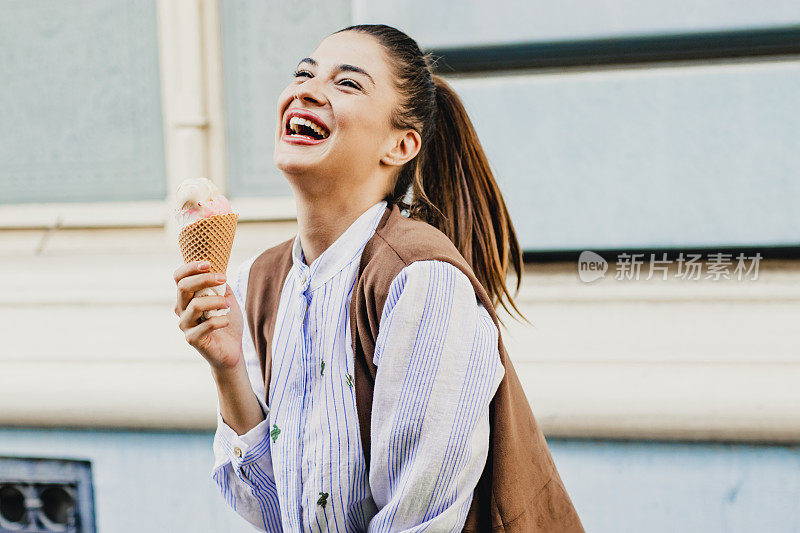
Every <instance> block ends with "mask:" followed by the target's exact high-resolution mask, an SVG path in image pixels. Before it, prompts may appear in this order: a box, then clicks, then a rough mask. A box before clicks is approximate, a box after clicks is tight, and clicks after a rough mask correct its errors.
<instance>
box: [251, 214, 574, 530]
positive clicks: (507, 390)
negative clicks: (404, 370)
mask: <svg viewBox="0 0 800 533" xmlns="http://www.w3.org/2000/svg"><path fill="white" fill-rule="evenodd" d="M293 240H294V239H293V238H292V239H289V240H288V241H285V242H283V243H281V244H279V245H277V246H275V247H273V248H270V249H268V250H266V251H265V252H264V253H262V254H261V255H259V256H258V257H257V258H256V260H255V261H254V262H253V265H252V267H251V269H250V277H249V281H248V285H247V296H246V302H245V311H246V313H247V320H248V324H249V326H250V333H251V334H252V336H253V343H254V346H255V348H256V352H257V353H258V356H259V360H260V363H261V373H262V375H263V377H264V382H265V383H266V391H267V392H266V398H265V401H267V402H268V401H269V382H270V370H271V366H272V351H271V343H272V338H273V332H274V329H275V317H276V315H277V313H278V303H279V301H280V295H281V290H282V288H283V283H284V281H285V279H286V276H287V275H288V273H289V270H290V269H291V268H292V243H293ZM431 259H435V260H439V261H447V262H449V263H451V264H453V265H454V266H456V267H458V268H459V269H460V270H461V271H462V272H463V273H464V274H466V276H467V277H468V278H469V280H470V282H472V286H473V288H474V289H475V294H476V295H477V297H478V299H479V300H480V302H481V303H482V304H483V306H484V307H485V308H486V310H487V311H488V312H489V314H490V315H491V317H492V320H493V321H494V323H495V325H496V326H498V331H499V329H500V328H499V324H498V320H497V314H496V313H495V309H494V306H493V305H492V304H491V301H490V300H489V296H488V294H487V293H486V290H485V289H484V288H483V286H482V285H481V284H480V282H479V281H478V279H477V278H476V277H475V274H474V273H473V272H472V269H471V268H470V266H469V265H468V264H467V262H466V260H465V259H464V258H463V257H462V256H461V254H460V253H459V252H458V250H457V249H456V247H455V245H453V243H452V242H451V241H450V239H448V238H447V236H446V235H445V234H444V233H442V232H440V231H439V230H438V229H436V228H434V227H433V226H431V225H429V224H427V223H425V222H422V221H419V220H413V219H410V218H406V217H404V216H402V215H401V213H400V208H399V207H398V206H396V205H390V206H389V209H387V210H386V213H384V215H383V217H382V218H381V221H380V223H379V224H378V227H377V229H376V230H375V234H374V235H373V236H372V237H371V238H370V239H369V241H367V244H366V245H365V247H364V250H363V252H362V254H361V263H360V265H359V269H358V274H357V275H356V281H355V287H354V290H353V296H352V299H351V302H350V328H351V331H352V334H353V354H354V356H355V361H354V369H355V372H354V376H353V381H354V387H355V393H356V409H357V412H358V421H359V430H360V434H361V443H362V446H363V449H364V456H365V459H366V465H367V468H369V458H370V421H371V413H372V390H373V387H374V385H375V374H376V371H377V367H376V366H375V365H374V364H373V360H372V356H373V352H374V350H375V339H377V338H378V325H379V324H380V320H381V313H382V311H383V307H384V303H385V302H386V298H387V295H388V291H389V286H390V285H391V283H392V280H394V278H395V276H397V274H399V273H400V271H401V270H402V269H403V268H404V267H406V266H408V265H409V264H411V263H413V262H414V261H422V260H431ZM498 347H499V351H500V361H501V362H502V364H503V366H504V368H505V376H504V377H503V380H502V381H501V382H500V386H499V387H498V389H497V392H496V393H495V396H494V398H493V400H492V402H491V404H490V406H489V427H490V433H489V454H488V458H487V461H486V466H485V467H484V470H483V474H482V475H481V478H480V479H479V480H478V484H477V486H476V488H475V492H474V493H473V499H472V505H471V507H470V509H469V513H468V514H467V520H466V523H465V525H464V530H463V531H465V532H481V533H482V532H490V531H491V532H508V533H512V532H513V533H535V532H558V533H572V532H582V531H583V527H582V526H581V522H580V520H579V518H578V515H577V513H576V512H575V508H574V507H573V505H572V501H571V500H570V498H569V496H568V495H567V492H566V490H565V489H564V484H563V483H562V481H561V478H560V477H559V475H558V471H557V470H556V467H555V464H554V463H553V458H552V456H551V455H550V450H549V449H548V447H547V442H546V441H545V438H544V435H543V434H542V431H541V430H540V429H539V426H538V425H537V423H536V420H535V419H534V417H533V412H532V411H531V407H530V404H529V403H528V399H527V398H526V397H525V393H524V391H523V390H522V385H520V382H519V379H518V378H517V374H516V372H515V371H514V366H513V365H512V364H511V360H510V359H509V357H508V354H507V353H506V350H505V347H504V346H503V341H502V339H501V338H500V339H498Z"/></svg>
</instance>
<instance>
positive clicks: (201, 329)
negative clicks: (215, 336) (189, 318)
mask: <svg viewBox="0 0 800 533" xmlns="http://www.w3.org/2000/svg"><path fill="white" fill-rule="evenodd" d="M229 323H230V319H229V318H228V317H227V316H213V317H211V318H209V319H208V320H204V321H203V322H201V323H200V324H199V325H197V326H194V327H193V328H190V329H188V330H186V331H185V332H184V335H185V336H186V342H188V343H189V344H191V345H192V346H194V347H195V348H202V346H201V345H202V342H203V341H204V340H205V338H206V336H207V335H208V334H209V333H211V332H212V331H214V330H217V329H221V328H224V327H227V325H228V324H229Z"/></svg>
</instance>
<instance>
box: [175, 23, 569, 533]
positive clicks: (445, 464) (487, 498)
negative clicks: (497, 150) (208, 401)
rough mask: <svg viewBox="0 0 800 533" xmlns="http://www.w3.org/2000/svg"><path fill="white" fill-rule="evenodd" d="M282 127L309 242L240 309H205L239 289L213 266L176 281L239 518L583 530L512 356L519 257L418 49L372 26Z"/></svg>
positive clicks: (241, 295) (479, 156) (302, 238)
mask: <svg viewBox="0 0 800 533" xmlns="http://www.w3.org/2000/svg"><path fill="white" fill-rule="evenodd" d="M277 112H278V115H277V116H278V122H277V127H276V139H275V140H276V145H275V154H274V161H275V164H276V166H277V167H278V168H279V169H280V170H281V171H282V172H283V174H284V176H285V177H286V179H287V180H288V182H289V184H290V185H291V187H292V190H293V192H294V197H295V200H296V203H297V222H298V233H297V235H296V236H295V237H293V238H292V239H289V240H288V241H285V242H284V243H281V244H279V245H277V246H275V247H272V248H269V249H267V250H265V251H263V252H262V253H260V254H258V255H257V256H254V257H252V258H250V259H249V260H248V261H245V262H244V263H243V264H242V265H241V267H240V268H239V269H238V271H237V273H236V274H235V277H234V278H232V279H231V280H230V287H229V289H228V291H227V294H226V295H225V297H221V296H203V297H200V296H198V297H196V298H195V297H194V293H195V292H196V291H198V290H200V289H201V288H204V287H209V286H213V285H218V284H219V283H220V282H221V281H224V280H225V278H224V276H223V277H221V278H219V277H217V276H218V273H214V272H209V271H208V267H207V266H206V269H205V270H203V269H202V268H201V265H200V264H199V263H196V262H195V263H189V264H187V265H184V266H182V267H180V268H179V269H178V270H177V271H176V272H175V280H176V282H177V286H178V302H177V304H176V308H175V310H176V313H177V314H178V315H179V316H180V327H181V329H182V330H183V331H184V332H185V334H186V339H187V341H188V342H189V343H190V344H191V345H192V346H194V347H195V348H196V349H197V350H198V351H199V352H200V354H201V355H202V356H203V357H204V358H205V359H206V360H207V361H208V363H209V364H210V366H211V370H212V375H213V376H214V379H215V383H216V385H217V389H218V393H219V411H218V417H217V423H218V427H217V432H216V435H215V438H214V452H215V456H216V464H215V466H214V472H213V477H214V480H215V481H216V483H217V485H218V486H219V488H220V490H221V492H222V495H223V496H224V498H225V499H226V501H227V502H228V504H230V505H231V506H232V507H233V508H234V509H235V510H236V511H237V512H238V513H239V514H240V515H241V516H243V517H244V518H245V519H247V520H248V521H249V522H251V523H252V524H254V525H255V526H256V527H258V528H259V529H261V530H264V531H292V532H294V531H342V532H344V531H370V532H384V531H387V532H388V531H476V532H477V531H480V532H484V531H486V532H488V531H506V532H520V533H522V532H525V533H529V532H537V531H553V532H555V531H558V532H561V533H563V532H572V531H582V528H581V525H580V520H579V519H578V517H577V514H576V512H575V510H574V508H573V506H572V503H571V501H570V499H569V496H568V495H567V493H566V491H565V489H564V486H563V484H562V482H561V479H560V477H559V475H558V472H557V470H556V468H555V466H554V464H553V460H552V457H551V455H550V452H549V450H548V448H547V443H546V442H545V440H544V437H543V436H542V433H541V431H540V430H539V428H538V426H537V424H536V421H535V419H534V417H533V414H532V412H531V409H530V406H529V404H528V401H527V399H526V398H525V394H524V393H523V392H522V388H521V386H520V383H519V380H518V379H517V376H516V373H515V372H514V368H513V366H512V364H511V361H510V360H509V358H508V356H507V354H506V352H505V348H504V346H503V343H502V340H501V339H500V335H499V327H498V318H497V314H496V308H497V307H498V306H499V305H502V306H503V308H504V309H506V310H507V311H511V308H513V310H515V311H517V312H519V311H518V310H517V308H516V306H515V305H514V302H513V299H512V297H511V295H510V293H509V291H508V288H507V287H506V283H505V279H506V274H507V271H508V269H509V268H511V267H513V269H514V271H515V273H516V277H517V288H518V287H519V280H520V271H521V252H520V249H519V244H518V242H517V238H516V234H515V232H514V228H513V225H512V224H511V220H510V219H509V215H508V211H507V210H506V206H505V203H504V201H503V198H502V196H501V194H500V191H499V189H498V187H497V184H496V183H495V180H494V178H493V176H492V173H491V170H490V168H489V164H488V161H487V160H486V157H485V155H484V153H483V150H482V149H481V146H480V144H479V142H478V138H477V135H476V133H475V131H474V129H473V127H472V125H471V123H470V121H469V118H468V117H467V114H466V112H465V110H464V107H463V106H462V104H461V102H460V100H459V98H458V96H457V95H456V94H455V93H454V92H453V90H452V89H451V88H450V87H449V86H448V84H447V83H446V82H445V81H444V80H443V79H442V78H440V77H438V76H437V75H435V74H433V73H432V71H431V64H430V61H429V58H428V56H427V55H425V54H423V53H422V52H421V51H420V48H419V47H418V46H417V43H416V42H415V41H414V40H413V39H411V38H410V37H408V36H407V35H405V34H404V33H402V32H400V31H398V30H397V29H395V28H392V27H389V26H384V25H360V26H351V27H349V28H345V29H343V30H340V31H338V32H336V33H334V34H332V35H330V36H328V37H327V38H325V39H324V40H323V41H322V43H321V44H320V45H319V46H318V47H317V49H316V50H314V52H313V53H312V54H311V56H310V57H306V58H304V59H302V60H301V61H300V63H299V65H298V67H297V71H296V72H295V74H294V79H293V80H290V82H289V84H288V86H287V87H286V89H285V90H284V91H283V93H282V94H281V95H280V97H279V99H278V107H277ZM218 280H219V281H218ZM225 307H229V308H230V309H231V311H230V313H229V314H228V315H227V316H221V317H214V318H211V319H209V320H205V321H202V320H201V316H202V312H203V311H205V310H210V309H220V308H225Z"/></svg>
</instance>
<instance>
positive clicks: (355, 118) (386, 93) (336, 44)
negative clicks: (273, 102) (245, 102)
mask: <svg viewBox="0 0 800 533" xmlns="http://www.w3.org/2000/svg"><path fill="white" fill-rule="evenodd" d="M391 76H392V75H391V72H390V71H389V66H388V64H387V62H386V60H385V58H384V52H383V49H382V47H381V45H380V44H379V43H378V41H377V40H376V39H375V38H374V37H372V36H370V35H366V34H362V33H358V32H355V31H346V32H342V33H336V34H333V35H331V36H329V37H327V38H325V40H323V41H322V43H320V45H319V46H318V47H317V49H316V50H314V52H313V53H312V54H311V56H310V57H308V58H305V59H303V60H301V61H300V63H299V64H298V66H297V72H296V74H295V77H294V79H292V80H291V81H290V82H289V84H288V85H287V87H286V89H284V91H283V92H282V93H281V95H280V96H279V97H278V124H277V128H276V139H275V141H276V142H275V153H274V162H275V165H276V166H277V167H278V168H279V169H281V170H282V171H283V172H284V174H286V175H287V177H289V179H290V180H291V181H294V182H295V183H297V182H299V184H300V185H301V186H302V187H303V189H305V190H307V191H314V192H316V193H322V194H325V193H329V192H331V191H332V190H334V188H339V190H341V188H342V187H344V188H345V189H350V190H352V188H359V187H363V186H364V185H365V182H370V184H371V185H372V186H373V187H374V186H376V183H375V182H376V180H384V181H385V182H386V183H384V184H381V185H380V187H388V182H389V179H388V177H389V174H390V172H387V171H386V170H387V169H386V168H383V171H381V170H379V169H381V167H385V166H386V163H388V164H389V166H391V165H393V164H395V165H396V163H397V162H396V161H395V159H394V158H393V154H394V152H393V146H394V145H395V144H397V142H398V140H399V139H401V138H403V137H404V135H403V132H399V131H397V130H394V129H393V128H392V127H391V125H390V120H389V118H390V114H391V112H392V110H393V109H394V107H395V106H396V105H397V102H396V98H397V93H396V89H395V87H394V83H393V80H392V77H391ZM295 97H296V98H295ZM292 120H293V121H294V122H297V121H298V120H299V121H300V124H292V123H291V121H292ZM306 120H310V121H311V122H314V123H316V125H317V126H318V128H317V130H316V131H314V130H312V129H310V128H309V127H308V126H306V125H304V124H303V122H304V121H306ZM415 153H416V152H415ZM387 154H388V155H387ZM395 155H396V154H395ZM412 157H413V156H412ZM409 159H410V158H409ZM401 162H405V161H401ZM309 178H313V180H309ZM309 181H312V182H311V183H309Z"/></svg>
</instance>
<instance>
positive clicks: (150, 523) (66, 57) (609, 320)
mask: <svg viewBox="0 0 800 533" xmlns="http://www.w3.org/2000/svg"><path fill="white" fill-rule="evenodd" d="M362 22H369V23H377V22H380V23H386V24H390V25H393V26H396V27H398V28H400V29H402V30H404V31H406V32H407V33H408V34H409V35H411V36H412V37H414V38H415V39H417V41H418V42H419V43H420V45H421V46H423V47H425V48H426V49H429V50H432V51H433V52H434V53H435V54H436V55H438V56H440V57H441V62H440V67H439V69H440V70H439V72H440V73H441V74H442V75H443V76H445V77H446V78H447V79H448V80H449V81H450V82H451V83H452V85H453V86H454V88H455V89H456V90H457V91H458V93H459V94H460V95H461V96H462V98H463V100H464V102H465V105H466V106H467V109H468V111H469V114H470V117H471V118H472V120H473V122H474V124H475V126H476V128H477V130H478V133H479V135H480V138H481V142H482V144H483V146H484V148H485V150H486V152H487V155H488V157H489V160H490V162H491V163H492V165H493V169H494V171H495V173H496V177H497V180H498V182H499V184H500V186H501V188H502V190H503V193H504V196H505V198H506V201H507V202H508V205H509V209H510V211H511V214H512V217H513V220H514V223H515V226H516V228H517V231H518V234H519V237H520V240H521V244H522V246H523V248H524V249H525V252H526V260H527V261H526V265H525V275H524V278H523V281H522V287H521V291H520V294H519V296H518V300H517V302H518V304H519V305H520V307H521V309H522V310H523V312H524V313H525V314H526V316H527V317H528V318H529V320H530V321H531V322H532V324H533V326H529V325H525V324H521V323H517V322H514V321H513V320H510V319H508V320H506V323H507V324H508V327H507V329H505V330H503V335H504V339H505V341H506V346H507V347H508V350H509V354H510V355H511V357H512V359H513V360H514V363H515V367H516V369H517V372H518V374H519V375H520V379H521V380H522V382H523V385H524V386H525V389H526V392H527V394H528V397H529V399H530V401H531V404H532V406H533V409H534V413H535V414H536V416H537V418H538V419H539V421H540V422H541V424H542V426H543V428H544V430H545V432H546V434H547V435H548V439H549V440H550V442H551V446H552V450H553V454H554V457H555V459H556V462H557V465H558V467H559V470H560V471H561V473H562V477H563V478H564V481H565V484H566V485H567V488H568V490H569V492H570V494H571V496H572V497H573V500H574V502H575V505H576V507H577V508H578V511H579V513H580V515H581V517H582V519H583V521H584V524H585V526H586V529H587V531H598V532H620V531H648V532H659V531H664V532H667V531H670V532H671V531H676V530H682V531H705V532H716V531H718V532H730V531H741V532H749V531H776V532H778V531H787V532H788V531H797V530H798V529H799V528H800V518H799V517H800V513H798V507H800V503H798V502H800V450H799V449H798V447H797V442H798V441H800V408H798V406H800V393H798V392H797V390H798V389H797V387H796V385H795V384H796V383H797V382H798V381H800V350H798V347H797V341H796V335H795V334H792V333H791V332H792V331H796V330H797V323H798V318H800V289H799V288H798V287H800V284H798V281H800V260H798V257H799V256H800V254H798V253H797V252H798V250H800V209H798V198H800V151H798V150H797V140H796V137H797V131H798V126H800V118H798V117H800V109H799V108H798V107H799V106H800V104H798V99H797V98H796V92H797V87H798V86H800V46H798V45H797V44H796V43H798V42H800V37H799V36H800V10H798V9H797V5H796V2H793V1H791V0H772V1H768V2H766V3H761V4H759V5H758V6H756V5H755V4H752V3H747V2H739V1H736V2H730V1H722V0H711V1H706V2H692V1H688V0H681V1H679V2H664V1H661V0H658V1H655V2H648V3H641V2H640V3H630V2H623V1H621V0H603V1H599V2H598V1H589V0H573V1H570V2H561V3H546V2H538V1H537V2H524V1H521V0H498V1H495V2H477V1H476V2H448V1H444V0H427V1H424V2H423V1H420V0H408V1H406V2H403V3H397V2H367V1H366V0H333V1H330V2H324V3H319V2H316V3H315V2H310V1H306V0H302V1H297V2H278V1H272V0H269V1H263V2H261V1H259V2H254V1H249V0H174V1H168V0H163V1H160V0H159V1H156V0H87V1H81V2H76V1H72V0H69V1H64V2H59V3H54V2H47V1H44V0H33V1H27V2H17V1H8V0H7V1H3V2H0V80H2V81H3V83H2V85H3V89H2V90H0V110H2V113H0V117H1V118H2V119H1V120H0V274H2V278H3V279H4V280H5V284H4V289H5V290H3V291H2V292H0V324H2V325H3V326H2V327H3V331H4V333H5V334H4V340H5V341H6V342H4V343H3V345H2V348H0V456H3V457H12V458H25V457H39V458H58V459H75V460H81V461H89V463H90V464H91V471H92V482H93V494H94V502H93V503H94V508H93V513H94V518H95V521H96V524H97V530H98V531H103V532H105V531H109V532H112V531H113V532H134V531H197V532H212V531H250V530H251V528H250V527H249V526H248V525H247V524H246V523H245V522H244V521H243V520H241V519H239V517H238V516H237V515H236V514H235V513H234V512H233V511H232V510H230V509H228V508H227V507H226V506H225V503H224V501H223V499H222V498H221V497H220V495H219V494H218V493H217V489H216V487H215V486H214V484H213V482H212V480H211V477H210V473H211V467H212V462H213V460H212V451H211V439H212V435H213V429H214V426H215V405H216V393H215V390H214V387H213V383H212V380H211V377H210V374H209V371H208V368H207V365H206V363H205V362H204V361H203V360H202V358H200V357H199V356H198V355H197V354H196V353H195V352H194V350H193V349H192V348H191V347H189V346H188V345H186V343H185V341H184V338H183V335H182V333H181V332H180V331H179V329H178V328H177V321H176V317H175V316H174V314H173V311H172V308H173V305H174V291H175V289H174V282H173V280H172V272H173V271H174V269H175V268H176V267H177V266H178V265H179V264H180V259H179V257H178V254H177V247H176V245H175V243H176V241H175V228H174V225H173V223H172V222H171V220H170V218H169V212H168V205H169V200H170V197H171V195H172V194H173V192H174V190H175V188H176V186H177V184H178V183H180V182H181V181H182V180H183V179H185V178H189V177H199V176H207V177H209V178H211V179H213V180H214V181H215V182H217V183H218V184H219V186H220V187H221V188H222V189H223V190H224V191H225V192H226V193H227V194H228V195H229V196H230V197H231V201H232V203H233V205H234V206H235V207H236V208H237V209H238V210H239V211H240V216H241V218H240V220H241V223H240V225H239V229H238V231H237V236H236V241H235V244H234V252H233V257H232V259H231V263H230V264H231V268H235V267H236V266H237V265H238V264H239V263H240V262H241V261H243V260H244V259H246V258H247V257H250V256H252V255H253V254H255V253H256V252H258V251H260V250H263V249H265V248H267V247H269V246H271V245H273V244H276V243H278V242H280V241H282V240H285V239H286V238H288V237H290V236H291V235H293V234H294V232H295V230H296V223H295V221H294V217H295V211H294V201H293V199H292V198H291V191H290V189H289V187H288V185H287V184H286V183H285V181H284V179H283V177H282V175H281V174H280V172H279V171H278V170H277V169H276V168H274V166H273V164H272V151H273V133H274V125H275V118H276V117H275V112H276V109H275V107H276V106H275V102H276V98H277V96H278V94H279V93H280V92H281V90H282V89H283V88H284V87H285V85H286V84H287V83H288V82H289V81H290V79H291V75H292V69H293V68H294V66H295V65H296V64H297V61H298V60H299V59H300V58H302V57H305V56H307V55H310V53H311V52H312V51H313V49H314V48H315V47H316V45H317V44H318V43H319V42H320V41H321V40H322V39H323V38H324V37H325V36H326V35H328V34H329V33H331V32H333V31H336V30H338V29H340V28H342V27H345V26H347V25H350V24H353V23H362ZM583 251H593V252H595V253H596V256H594V255H581V256H580V259H579V252H583ZM716 254H721V255H716ZM692 256H694V257H695V260H690V258H691V257H692ZM696 256H699V257H696ZM737 258H738V259H737ZM690 264H691V265H693V267H692V268H694V269H695V270H692V269H690ZM740 265H743V266H745V267H746V269H747V270H737V266H740ZM583 267H585V269H584V270H581V268H583ZM756 269H757V270H756ZM590 270H591V271H593V272H594V273H597V272H599V274H598V276H599V277H598V276H594V274H591V275H588V274H587V273H588V272H589V271H590ZM587 275H588V277H587ZM590 277H594V279H591V280H590V279H589V278H590ZM3 475H4V473H3V472H2V471H0V498H3V494H5V493H3V492H2V490H1V489H2V487H3V486H4V485H3V483H5V482H6V481H4V478H3ZM9 494H10V493H9ZM0 530H2V521H0Z"/></svg>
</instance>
